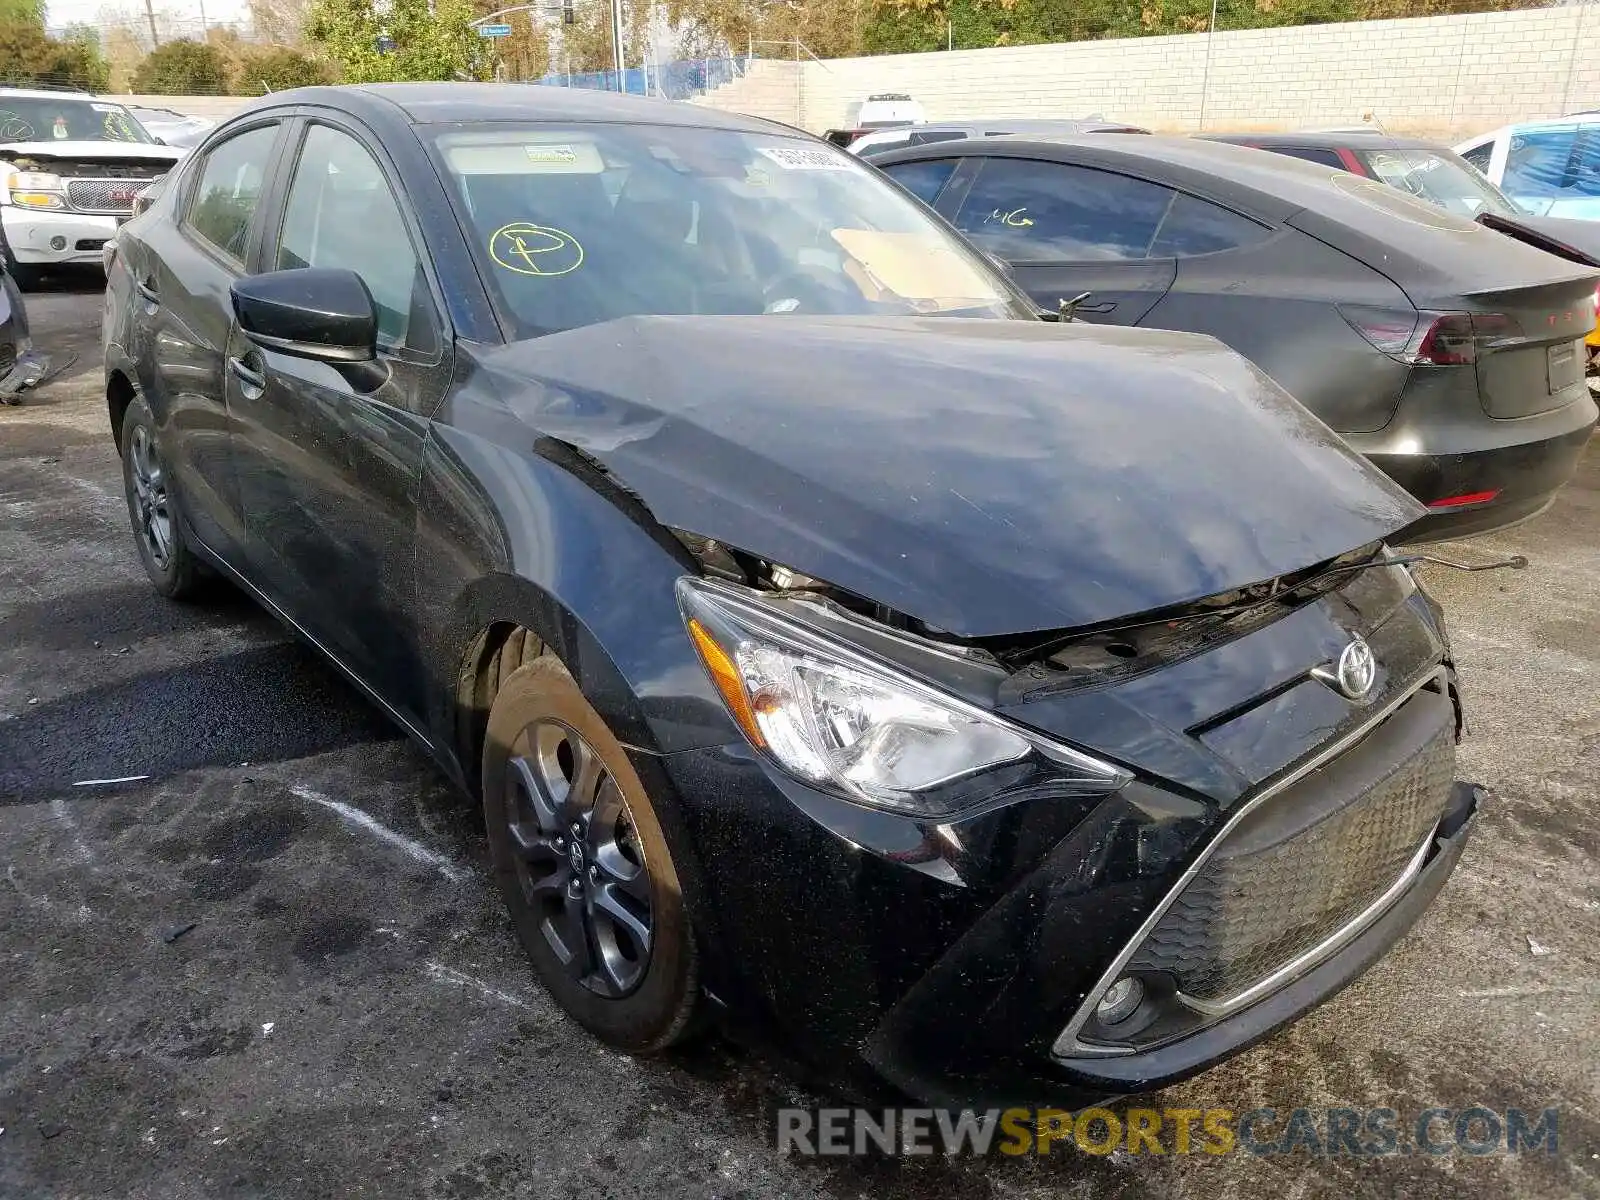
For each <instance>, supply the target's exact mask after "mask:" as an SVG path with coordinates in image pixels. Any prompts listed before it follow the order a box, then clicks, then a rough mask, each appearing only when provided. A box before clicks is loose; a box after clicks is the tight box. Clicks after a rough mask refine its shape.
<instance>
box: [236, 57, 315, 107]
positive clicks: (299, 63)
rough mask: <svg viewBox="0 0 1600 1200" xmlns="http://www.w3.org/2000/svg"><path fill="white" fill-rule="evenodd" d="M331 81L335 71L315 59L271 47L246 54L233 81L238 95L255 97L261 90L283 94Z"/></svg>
mask: <svg viewBox="0 0 1600 1200" xmlns="http://www.w3.org/2000/svg"><path fill="white" fill-rule="evenodd" d="M332 82H333V72H332V71H330V70H328V68H327V67H325V66H323V65H322V64H321V63H319V62H317V61H316V60H315V59H311V58H307V57H306V56H305V55H304V54H301V53H300V52H299V51H298V50H289V49H287V48H285V47H283V46H271V47H268V48H267V49H265V50H257V51H254V52H253V53H247V54H245V56H244V57H243V58H242V59H241V60H240V63H239V69H238V73H237V74H236V75H235V76H234V79H233V92H234V94H235V95H237V96H253V95H256V94H258V93H260V92H262V91H268V92H282V91H286V90H287V89H289V88H297V87H315V86H316V85H317V84H320V83H332Z"/></svg>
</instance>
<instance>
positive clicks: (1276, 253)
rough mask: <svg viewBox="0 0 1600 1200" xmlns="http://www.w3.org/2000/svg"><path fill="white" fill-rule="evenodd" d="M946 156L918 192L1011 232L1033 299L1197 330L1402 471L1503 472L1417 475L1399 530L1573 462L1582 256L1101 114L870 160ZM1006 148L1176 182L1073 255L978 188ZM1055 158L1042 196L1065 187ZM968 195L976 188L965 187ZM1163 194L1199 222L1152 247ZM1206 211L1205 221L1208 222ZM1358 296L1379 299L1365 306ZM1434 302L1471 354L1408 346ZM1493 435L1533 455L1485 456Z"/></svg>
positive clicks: (986, 229) (1045, 166)
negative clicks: (1096, 120) (1112, 130)
mask: <svg viewBox="0 0 1600 1200" xmlns="http://www.w3.org/2000/svg"><path fill="white" fill-rule="evenodd" d="M1330 153H1331V151H1330ZM941 159H946V160H957V165H956V167H955V169H954V170H953V171H952V172H951V173H950V175H949V176H948V178H947V180H946V182H945V184H944V186H943V188H942V190H941V191H940V192H939V193H938V194H937V195H936V196H935V197H933V199H932V202H933V204H934V206H935V207H936V208H937V209H938V210H939V211H940V212H941V214H942V215H944V216H945V217H947V218H949V219H951V220H953V221H954V222H956V223H957V225H958V226H959V227H961V228H963V230H964V231H965V232H966V233H967V235H968V236H969V237H970V238H972V239H973V240H974V242H975V244H977V245H978V246H979V248H980V249H985V250H987V251H989V252H991V253H1000V252H1001V250H1000V248H1001V247H1002V246H1011V247H1014V253H1013V254H1011V255H1010V256H1008V257H1010V258H1011V262H1012V269H1013V272H1014V274H1015V277H1016V278H1017V281H1018V282H1019V283H1020V284H1021V285H1022V286H1023V287H1024V288H1025V289H1026V290H1027V291H1028V292H1029V293H1030V295H1031V296H1032V297H1033V298H1034V300H1035V301H1036V302H1037V303H1038V304H1039V305H1040V306H1041V307H1044V308H1046V309H1053V308H1055V307H1056V305H1057V304H1058V303H1059V302H1062V301H1064V300H1066V299H1068V298H1070V297H1073V296H1076V295H1077V294H1079V293H1081V292H1089V293H1090V295H1089V297H1088V298H1087V300H1085V301H1084V302H1083V303H1082V304H1080V305H1078V306H1077V308H1076V310H1075V313H1076V315H1077V316H1078V317H1079V318H1080V319H1082V320H1085V321H1090V322H1108V323H1115V324H1137V325H1140V326H1144V327H1154V328H1165V329H1181V330H1186V331H1193V332H1200V333H1209V334H1211V335H1212V336H1214V337H1217V338H1218V339H1219V340H1221V341H1223V342H1224V343H1226V344H1227V345H1229V346H1230V347H1232V348H1233V349H1235V350H1238V351H1239V352H1240V353H1242V354H1244V355H1245V356H1246V357H1248V358H1249V359H1250V360H1251V361H1252V362H1254V363H1255V364H1256V365H1257V366H1259V367H1261V369H1262V370H1264V371H1265V372H1266V373H1267V374H1268V375H1270V376H1272V378H1273V379H1275V380H1276V381H1277V382H1278V383H1280V384H1281V385H1282V386H1283V387H1284V388H1285V389H1286V390H1288V391H1289V393H1290V394H1291V395H1293V396H1294V397H1295V398H1296V399H1298V400H1299V401H1301V402H1302V403H1303V404H1305V405H1306V407H1307V408H1309V409H1310V410H1311V411H1312V412H1313V413H1315V414H1317V415H1318V416H1319V417H1321V418H1322V419H1323V420H1324V421H1326V422H1327V423H1328V424H1329V425H1331V426H1332V427H1333V428H1334V429H1335V430H1337V431H1338V432H1339V433H1341V434H1343V435H1345V437H1346V438H1347V439H1348V440H1349V441H1350V444H1351V445H1352V446H1354V447H1355V448H1356V449H1357V450H1359V451H1360V452H1361V453H1363V454H1365V455H1366V456H1367V457H1369V458H1370V459H1371V460H1372V461H1373V462H1375V463H1377V464H1378V465H1379V466H1380V467H1382V468H1383V469H1384V470H1385V471H1387V472H1388V473H1389V474H1390V475H1391V477H1392V478H1394V479H1396V480H1397V481H1399V482H1401V483H1402V484H1403V485H1405V486H1408V487H1418V486H1419V485H1426V484H1428V483H1430V482H1431V481H1434V480H1443V479H1444V478H1446V477H1451V478H1455V477H1459V476H1461V475H1462V474H1464V473H1466V472H1465V471H1464V470H1463V468H1465V467H1472V468H1475V469H1483V470H1487V471H1490V472H1491V473H1493V474H1496V475H1500V476H1514V480H1515V482H1516V486H1515V488H1514V489H1513V490H1512V491H1510V492H1498V491H1497V492H1496V493H1495V494H1494V495H1493V496H1492V497H1491V498H1490V499H1488V500H1482V499H1480V498H1478V497H1480V496H1481V494H1483V493H1486V492H1489V491H1493V490H1494V489H1493V488H1492V487H1491V485H1490V484H1488V483H1487V482H1486V481H1485V480H1481V479H1480V480H1477V481H1475V482H1472V483H1470V484H1469V486H1466V487H1464V488H1462V489H1460V490H1457V491H1435V490H1433V489H1432V488H1431V487H1429V486H1421V487H1420V490H1416V491H1414V492H1413V495H1415V496H1416V497H1417V499H1419V500H1421V501H1422V502H1423V503H1425V504H1427V505H1429V506H1430V508H1432V510H1433V511H1431V512H1430V513H1429V515H1428V516H1427V517H1426V518H1425V519H1424V520H1422V521H1421V522H1419V523H1418V524H1417V525H1415V526H1413V527H1412V528H1411V529H1410V530H1408V531H1407V532H1406V533H1405V534H1404V535H1403V536H1402V539H1401V540H1428V539H1430V538H1435V537H1444V536H1458V535H1461V534H1465V533H1468V532H1476V531H1480V530H1481V529H1483V528H1492V527H1494V526H1495V525H1496V524H1500V525H1509V524H1512V523H1514V522H1515V521H1517V520H1521V519H1524V518H1525V517H1526V516H1528V515H1530V511H1531V510H1537V508H1538V507H1542V506H1543V504H1545V503H1546V502H1548V500H1549V498H1550V497H1551V496H1552V495H1553V494H1554V490H1555V489H1556V488H1559V487H1560V486H1561V484H1562V483H1564V482H1565V480H1566V479H1567V478H1569V477H1570V473H1571V468H1572V467H1573V466H1574V465H1575V464H1574V460H1573V459H1572V456H1571V454H1570V452H1569V451H1570V445H1571V443H1572V441H1573V440H1574V439H1578V438H1581V436H1582V435H1583V432H1584V431H1586V430H1589V429H1592V428H1593V426H1594V424H1595V421H1596V417H1597V415H1600V414H1597V412H1596V408H1595V405H1594V402H1593V401H1592V400H1591V398H1590V396H1589V392H1588V389H1587V387H1586V386H1585V385H1584V382H1583V378H1582V375H1583V362H1584V354H1583V350H1582V347H1581V345H1580V344H1579V343H1580V339H1581V338H1582V337H1583V336H1584V334H1585V333H1587V332H1588V330H1589V329H1590V328H1592V325H1590V324H1589V323H1588V322H1589V321H1590V320H1592V317H1590V316H1588V314H1590V313H1591V312H1592V309H1593V305H1594V294H1595V283H1596V275H1595V272H1594V271H1593V269H1591V268H1588V267H1586V266H1584V265H1583V264H1581V263H1576V262H1571V261H1564V260H1562V259H1558V258H1554V257H1552V256H1550V255H1548V254H1545V253H1543V252H1542V251H1540V250H1537V249H1535V248H1534V247H1533V246H1530V245H1527V244H1525V243H1523V242H1519V241H1517V240H1514V239H1511V238H1506V237H1502V236H1499V235H1497V234H1495V233H1493V232H1492V231H1490V230H1488V229H1485V228H1484V227H1483V226H1482V225H1478V224H1475V223H1474V222H1472V221H1469V220H1465V219H1463V218H1460V217H1456V216H1452V215H1451V214H1449V213H1446V212H1443V211H1441V210H1439V209H1437V208H1435V207H1434V206H1432V205H1429V204H1426V203H1423V202H1421V201H1418V200H1415V199H1413V198H1411V197H1408V196H1406V195H1403V194H1402V193H1400V192H1398V191H1396V190H1394V189H1392V188H1389V187H1387V186H1385V185H1383V184H1381V183H1379V182H1377V181H1376V180H1373V179H1368V178H1362V177H1359V176H1356V175H1353V174H1351V173H1350V172H1348V171H1344V170H1341V169H1337V168H1334V167H1328V166H1322V165H1317V164H1314V163H1310V162H1305V161H1300V160H1297V159H1295V158H1290V157H1285V156H1281V155H1273V154H1262V153H1259V152H1255V151H1252V150H1251V149H1248V148H1246V147H1244V146H1232V145H1227V144H1223V143H1220V142H1214V141H1205V140H1199V139H1194V138H1166V137H1152V136H1126V135H1118V134H1100V135H1096V136H1094V137H1082V138H1051V139H1042V138H1028V137H1006V138H987V139H980V140H973V141H963V142H960V143H956V144H955V147H954V148H952V147H951V146H939V145H933V146H923V147H917V148H912V149H907V150H901V151H897V152H894V153H890V154H885V155H881V156H876V157H874V159H873V160H872V161H873V165H875V166H878V167H880V168H882V169H883V170H885V171H887V172H888V173H889V174H890V175H891V176H892V175H893V174H894V172H895V169H896V168H897V167H900V166H908V165H912V164H925V163H928V162H931V161H935V160H941ZM1019 161H1021V162H1023V163H1027V164H1032V165H1033V167H1034V169H1036V170H1041V171H1044V172H1046V174H1043V175H1040V176H1039V177H1038V178H1039V182H1038V183H1037V187H1036V189H1035V190H1034V192H1033V193H1032V194H1033V196H1034V197H1035V198H1036V199H1038V198H1047V197H1048V196H1050V195H1051V194H1052V188H1055V187H1056V183H1052V182H1051V181H1052V180H1054V179H1056V178H1057V177H1055V176H1052V175H1049V174H1048V172H1050V171H1051V170H1070V171H1076V172H1080V173H1093V174H1094V175H1095V177H1096V178H1099V179H1107V180H1121V181H1123V183H1122V185H1121V186H1123V187H1125V188H1128V189H1133V190H1132V191H1130V193H1129V197H1130V198H1129V204H1130V205H1136V203H1138V202H1141V201H1140V193H1141V192H1144V193H1148V192H1150V190H1151V189H1153V188H1154V189H1161V190H1164V192H1165V194H1166V195H1168V196H1170V197H1174V198H1175V199H1173V200H1171V201H1170V202H1169V204H1168V207H1167V208H1166V209H1165V210H1163V212H1164V214H1165V215H1163V212H1158V213H1157V214H1156V216H1154V217H1152V218H1151V224H1150V228H1149V230H1148V231H1146V233H1144V234H1141V237H1144V238H1145V239H1146V240H1145V241H1141V242H1139V244H1138V246H1137V247H1136V248H1135V252H1131V253H1130V252H1129V251H1128V250H1127V248H1126V247H1123V248H1120V249H1118V248H1113V250H1112V251H1111V252H1109V253H1108V252H1106V251H1105V250H1104V249H1101V248H1096V247H1095V246H1090V247H1089V248H1088V249H1086V250H1082V251H1081V252H1078V253H1073V252H1072V251H1070V250H1068V249H1061V248H1059V247H1060V246H1061V245H1062V244H1063V242H1062V240H1061V235H1059V234H1053V235H1052V234H1047V235H1046V240H1045V241H1043V242H1040V243H1038V247H1037V248H1036V249H1030V248H1029V241H1028V239H1029V237H1030V236H1032V235H1033V234H1032V231H1033V229H1035V228H1038V226H1037V224H1036V218H1035V217H1034V216H1028V215H1025V210H1022V209H1014V210H1011V211H1009V212H1008V211H1007V208H1006V205H1005V204H998V205H995V206H994V208H993V211H991V193H990V192H987V191H984V190H983V188H982V186H981V185H982V181H983V179H984V178H986V175H985V174H984V172H986V171H987V170H989V168H988V167H987V166H986V164H991V163H1004V164H1007V169H1008V170H1009V171H1010V174H1009V175H1008V176H1007V178H1008V179H1011V178H1014V177H1015V176H1016V174H1017V164H1018V162H1019ZM1064 178H1065V177H1062V179H1060V180H1057V182H1058V183H1059V184H1060V187H1059V189H1058V190H1057V192H1056V193H1055V194H1060V195H1063V196H1067V197H1069V198H1070V196H1071V194H1072V193H1071V190H1070V188H1069V187H1068V186H1067V184H1066V183H1065V182H1064ZM1073 178H1074V179H1078V178H1079V176H1073ZM1096 186H1101V185H1096ZM979 194H981V195H982V197H983V199H982V202H981V203H978V204H976V205H970V204H969V203H968V198H969V196H973V195H979ZM1176 198H1183V199H1184V201H1185V204H1186V205H1187V206H1188V219H1190V220H1191V221H1193V222H1194V223H1193V224H1192V225H1191V226H1190V227H1189V229H1188V231H1187V232H1188V234H1189V235H1190V236H1191V237H1192V236H1193V235H1196V234H1198V235H1199V241H1197V242H1193V243H1191V244H1192V245H1193V247H1194V248H1193V250H1192V252H1183V251H1181V250H1180V252H1178V253H1176V255H1175V256H1171V255H1167V254H1166V252H1165V251H1164V250H1162V249H1160V247H1162V246H1163V245H1164V244H1165V243H1166V242H1168V241H1169V240H1171V239H1169V238H1168V237H1167V235H1166V233H1165V230H1166V228H1167V222H1168V220H1169V217H1171V215H1172V214H1174V213H1176V212H1177V211H1178V209H1177V199H1176ZM1017 203H1019V204H1020V203H1022V201H1021V200H1018V201H1017ZM1102 203H1103V204H1104V205H1105V206H1104V207H1103V208H1101V209H1099V210H1094V211H1091V212H1089V215H1088V216H1087V217H1072V216H1068V217H1065V218H1060V217H1058V218H1057V220H1058V221H1060V222H1061V223H1062V225H1063V227H1064V228H1071V227H1072V224H1071V223H1072V222H1073V221H1082V222H1083V225H1084V227H1085V228H1087V229H1089V230H1090V231H1091V232H1092V233H1093V235H1094V236H1105V235H1106V233H1107V231H1108V230H1111V231H1113V232H1114V230H1115V228H1116V222H1117V220H1118V219H1119V218H1118V217H1117V216H1116V215H1115V211H1116V210H1115V207H1114V205H1112V204H1110V203H1106V202H1102ZM1152 203H1154V202H1153V201H1152ZM1196 206H1200V207H1199V208H1196ZM1026 211H1033V212H1037V213H1038V218H1037V219H1045V216H1046V215H1045V214H1044V213H1043V212H1041V211H1039V210H1038V209H1032V210H1026ZM1066 211H1067V212H1068V213H1071V212H1073V211H1074V210H1072V209H1071V208H1070V207H1069V208H1068V209H1067V210H1066ZM1197 213H1198V214H1202V215H1201V216H1199V217H1197V216H1196V214H1197ZM1207 221H1210V222H1221V225H1220V226H1219V227H1217V228H1220V230H1221V231H1222V232H1221V233H1220V234H1219V233H1218V232H1217V230H1216V229H1214V228H1211V227H1208V226H1207V224H1206V222H1207ZM1019 229H1020V232H1019ZM1240 231H1244V232H1240ZM1084 236H1085V238H1089V237H1090V234H1089V233H1086V234H1085V235H1084ZM1219 238H1220V241H1219V240H1218V239H1219ZM1052 239H1054V240H1052ZM1067 241H1068V242H1070V239H1067ZM991 243H992V244H991ZM1217 245H1221V247H1222V248H1210V249H1208V248H1207V247H1212V246H1217ZM1018 255H1023V257H1018ZM1364 314H1378V318H1377V320H1376V321H1375V322H1374V321H1369V322H1368V325H1366V326H1364V325H1363V320H1364V319H1366V317H1365V316H1364ZM1439 321H1444V322H1445V323H1446V325H1449V324H1450V323H1455V324H1459V325H1462V326H1463V327H1464V326H1465V325H1466V324H1467V323H1468V322H1472V321H1477V322H1479V323H1480V324H1481V330H1480V332H1479V334H1478V335H1477V336H1476V337H1475V339H1474V342H1475V353H1470V354H1465V355H1462V356H1458V357H1457V358H1455V359H1452V360H1450V361H1445V362H1439V361H1436V360H1435V359H1434V358H1432V357H1430V356H1429V354H1427V353H1425V352H1424V351H1426V350H1427V349H1428V347H1429V345H1430V342H1429V337H1430V336H1431V331H1432V329H1433V327H1434V325H1435V323H1437V322H1439ZM1374 325H1376V326H1385V325H1389V326H1394V325H1399V326H1400V330H1399V336H1398V337H1397V338H1396V340H1394V341H1393V342H1392V343H1390V342H1385V341H1383V340H1382V339H1383V337H1384V336H1386V335H1389V336H1392V335H1393V331H1392V329H1386V330H1383V331H1382V332H1374V330H1373V328H1372V326H1374ZM1408 336H1409V338H1410V341H1409V342H1408V340H1407V339H1408ZM1374 339H1377V340H1374ZM1512 422H1515V423H1512ZM1497 453H1500V454H1505V455H1506V456H1507V461H1508V463H1509V462H1512V461H1514V462H1515V463H1517V464H1518V465H1519V467H1522V468H1526V467H1527V466H1528V465H1529V464H1530V463H1531V464H1535V470H1534V471H1533V472H1532V473H1531V474H1528V473H1526V472H1525V471H1523V472H1512V471H1511V470H1510V469H1509V467H1507V468H1504V469H1498V468H1496V466H1495V464H1494V461H1493V456H1494V455H1495V454H1497ZM1535 487H1537V488H1538V489H1539V490H1538V491H1537V493H1535V492H1534V489H1535ZM1530 506H1531V510H1530Z"/></svg>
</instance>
